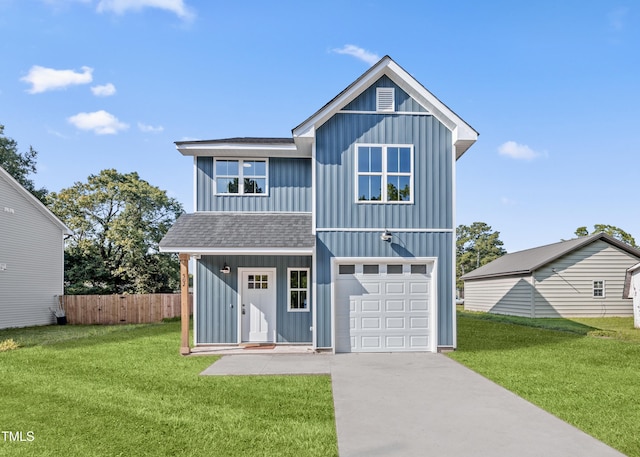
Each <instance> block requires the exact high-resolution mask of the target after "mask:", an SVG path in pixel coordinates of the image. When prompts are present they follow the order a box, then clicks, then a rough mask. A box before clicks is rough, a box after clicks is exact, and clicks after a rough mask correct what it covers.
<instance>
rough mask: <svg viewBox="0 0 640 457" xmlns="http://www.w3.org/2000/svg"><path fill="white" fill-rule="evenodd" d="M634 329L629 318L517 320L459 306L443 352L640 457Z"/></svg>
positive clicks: (638, 348)
mask: <svg viewBox="0 0 640 457" xmlns="http://www.w3.org/2000/svg"><path fill="white" fill-rule="evenodd" d="M636 332H640V331H637V330H633V319H632V318H620V319H618V318H616V319H611V318H607V319H572V320H568V319H525V318H513V317H511V316H498V315H491V314H484V313H468V312H459V313H458V350H457V351H456V352H453V353H451V354H449V356H450V357H451V358H453V359H455V360H457V361H459V362H460V363H462V364H464V365H466V366H468V367H469V368H471V369H473V370H474V371H476V372H478V373H480V374H482V375H483V376H485V377H487V378H489V379H491V380H493V381H495V382H496V383H498V384H500V385H502V386H504V387H506V388H507V389H509V390H511V391H512V392H514V393H516V394H517V395H519V396H521V397H523V398H525V399H527V400H529V401H531V402H532V403H534V404H536V405H538V406H540V407H541V408H543V409H545V410H546V411H549V412H551V413H552V414H554V415H556V416H558V417H560V418H561V419H563V420H565V421H567V422H569V423H571V424H573V425H575V426H576V427H578V428H580V429H582V430H583V431H585V432H586V433H588V434H590V435H592V436H594V437H596V438H598V439H600V440H602V441H604V442H605V443H607V444H609V445H610V446H612V447H614V448H616V449H618V450H620V451H621V452H623V453H625V454H626V455H628V456H632V457H640V441H639V440H638V436H640V395H639V393H640V392H639V390H638V375H639V373H640V344H638V343H637V342H638V341H639V339H638V334H637V333H636ZM602 335H605V336H606V337H605V338H602Z"/></svg>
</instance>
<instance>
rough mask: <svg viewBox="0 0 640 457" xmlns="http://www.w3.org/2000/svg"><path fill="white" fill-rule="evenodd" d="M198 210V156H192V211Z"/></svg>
mask: <svg viewBox="0 0 640 457" xmlns="http://www.w3.org/2000/svg"><path fill="white" fill-rule="evenodd" d="M196 211H198V158H197V157H194V158H193V212H194V213H195V212H196Z"/></svg>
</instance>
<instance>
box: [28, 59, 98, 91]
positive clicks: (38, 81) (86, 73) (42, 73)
mask: <svg viewBox="0 0 640 457" xmlns="http://www.w3.org/2000/svg"><path fill="white" fill-rule="evenodd" d="M92 74H93V68H90V67H82V72H81V73H80V72H76V71H74V70H55V69H53V68H46V67H41V66H39V65H34V66H33V67H31V69H30V70H29V74H27V76H24V77H22V78H20V80H21V81H24V82H26V83H29V84H31V85H32V86H31V89H28V90H27V92H29V93H30V94H39V93H41V92H46V91H48V90H57V89H65V88H67V87H68V86H74V85H77V84H89V83H90V82H91V81H92V80H93V75H92Z"/></svg>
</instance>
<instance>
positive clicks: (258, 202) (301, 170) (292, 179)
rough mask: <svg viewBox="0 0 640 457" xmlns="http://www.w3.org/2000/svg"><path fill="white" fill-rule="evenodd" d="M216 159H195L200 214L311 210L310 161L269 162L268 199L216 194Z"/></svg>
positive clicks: (271, 159) (275, 160) (277, 159)
mask: <svg viewBox="0 0 640 457" xmlns="http://www.w3.org/2000/svg"><path fill="white" fill-rule="evenodd" d="M213 162H214V158H213V157H197V158H196V167H197V172H196V182H197V185H196V200H197V211H281V212H297V211H301V212H310V211H311V160H309V159H294V158H286V159H285V158H270V159H269V191H268V192H269V193H268V195H266V196H255V197H254V196H249V195H243V196H236V195H215V189H214V181H213Z"/></svg>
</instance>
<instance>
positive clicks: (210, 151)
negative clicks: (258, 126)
mask: <svg viewBox="0 0 640 457" xmlns="http://www.w3.org/2000/svg"><path fill="white" fill-rule="evenodd" d="M274 140H278V139H258V138H256V139H250V138H249V139H246V138H243V139H237V140H234V139H228V140H198V141H176V143H175V144H176V149H178V151H180V153H181V154H182V155H184V156H207V157H294V158H295V157H311V149H310V148H309V150H308V151H304V150H300V149H299V148H298V147H297V144H296V143H294V141H293V140H292V139H282V141H274Z"/></svg>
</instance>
